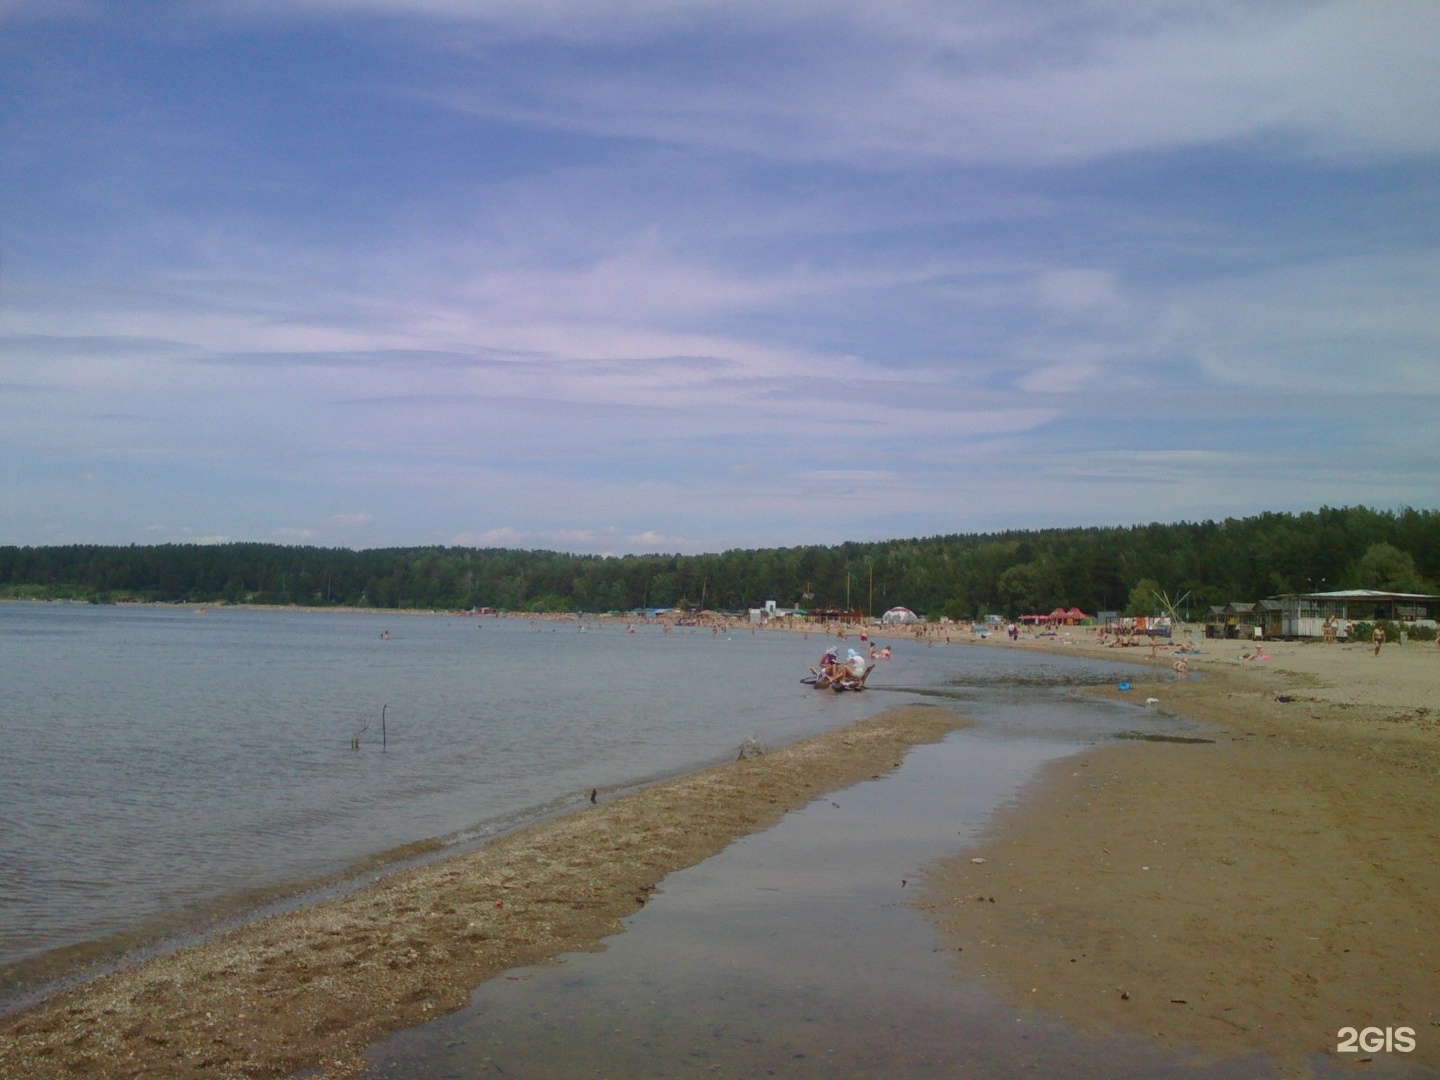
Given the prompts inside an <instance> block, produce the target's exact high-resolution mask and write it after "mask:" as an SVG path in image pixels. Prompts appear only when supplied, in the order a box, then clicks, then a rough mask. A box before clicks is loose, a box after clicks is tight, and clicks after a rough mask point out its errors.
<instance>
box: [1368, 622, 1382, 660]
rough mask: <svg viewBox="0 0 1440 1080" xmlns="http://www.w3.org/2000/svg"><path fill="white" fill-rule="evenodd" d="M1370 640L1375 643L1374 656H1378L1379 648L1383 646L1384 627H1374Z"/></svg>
mask: <svg viewBox="0 0 1440 1080" xmlns="http://www.w3.org/2000/svg"><path fill="white" fill-rule="evenodd" d="M1370 640H1371V641H1373V642H1374V643H1375V655H1376V656H1379V655H1380V646H1381V645H1384V644H1385V627H1383V626H1376V627H1375V632H1374V633H1373V634H1371V635H1370Z"/></svg>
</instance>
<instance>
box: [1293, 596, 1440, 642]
mask: <svg viewBox="0 0 1440 1080" xmlns="http://www.w3.org/2000/svg"><path fill="white" fill-rule="evenodd" d="M1271 603H1273V604H1274V605H1275V606H1276V608H1277V609H1278V610H1279V621H1280V630H1279V633H1280V634H1282V635H1283V636H1285V637H1294V638H1323V637H1324V636H1325V620H1326V619H1339V620H1341V621H1342V622H1376V621H1378V620H1381V619H1383V620H1386V621H1389V622H1396V623H1399V624H1400V625H1401V627H1402V628H1403V627H1406V626H1424V627H1434V626H1435V625H1436V620H1437V618H1440V596H1434V595H1431V594H1428V593H1402V592H1385V591H1383V590H1379V589H1343V590H1340V591H1338V592H1313V593H1287V594H1285V595H1282V596H1277V597H1276V598H1275V599H1274V600H1273V601H1271Z"/></svg>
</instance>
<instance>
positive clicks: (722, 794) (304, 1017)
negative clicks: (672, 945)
mask: <svg viewBox="0 0 1440 1080" xmlns="http://www.w3.org/2000/svg"><path fill="white" fill-rule="evenodd" d="M965 724H966V721H965V720H964V719H963V718H962V717H960V716H959V715H958V714H956V713H954V712H951V711H949V710H947V709H941V708H934V707H923V706H912V707H907V708H901V709H894V710H891V711H889V712H887V713H885V714H883V715H881V716H878V717H875V718H873V719H871V720H867V721H865V722H863V723H861V724H858V725H854V726H852V727H849V728H846V729H844V730H842V731H838V732H833V733H830V734H827V735H823V736H820V737H817V738H814V739H809V740H806V741H804V742H800V743H795V744H793V745H791V746H787V747H783V748H781V749H778V750H774V751H772V752H768V753H764V754H761V755H758V756H752V757H747V758H745V759H744V760H739V761H735V762H732V763H729V764H726V765H721V766H717V767H715V768H711V769H707V770H704V771H702V772H698V773H695V774H693V775H690V776H685V777H681V778H679V779H677V780H673V781H670V782H668V783H664V784H660V785H656V786H654V787H650V788H647V789H645V790H643V791H639V792H636V793H633V794H630V795H627V796H624V797H622V798H618V799H615V800H614V801H613V802H604V803H601V804H600V805H599V806H596V807H594V808H592V809H588V810H585V811H583V812H581V813H577V814H574V815H571V816H569V817H565V818H562V819H560V820H557V821H553V822H550V823H547V824H544V825H540V826H536V827H534V828H532V829H528V830H526V831H524V832H521V833H517V834H515V835H513V836H510V837H507V838H505V839H503V840H501V841H498V842H496V843H494V844H491V845H488V846H487V847H485V848H484V849H482V850H480V851H478V852H475V853H472V854H468V855H463V856H457V857H455V858H452V859H448V860H446V861H443V862H440V863H436V864H434V865H431V866H426V867H421V868H418V869H413V870H409V871H404V872H400V873H396V874H393V875H391V876H389V877H387V878H385V879H383V880H382V881H381V882H380V883H378V884H377V885H376V886H374V887H372V888H370V889H367V890H365V891H363V892H360V893H357V894H355V895H353V896H350V897H347V898H346V899H343V900H340V901H336V902H333V903H328V904H323V905H319V906H315V907H310V908H306V909H303V910H300V911H295V912H291V913H288V914H285V915H281V916H277V917H275V918H271V919H267V920H264V921H261V922H258V923H255V924H252V925H248V926H245V927H242V928H240V929H238V930H236V931H233V932H231V933H229V934H226V935H225V936H223V937H221V938H219V939H217V940H215V941H213V942H210V943H207V944H204V945H200V946H197V947H194V948H190V949H185V950H182V951H179V952H176V953H174V954H171V955H168V956H164V957H161V958H159V959H157V960H154V961H152V962H150V963H146V964H143V965H141V966H138V967H135V968H132V969H128V970H125V971H121V972H118V973H116V974H114V975H110V976H106V977H104V978H101V979H98V980H95V981H94V982H91V983H88V984H86V985H83V986H80V987H77V988H76V989H74V990H71V991H67V992H65V993H63V994H60V995H58V996H56V997H54V998H52V999H50V1000H48V1001H47V1002H45V1003H43V1004H41V1005H39V1006H37V1007H35V1008H33V1009H30V1010H27V1011H26V1012H23V1013H20V1014H18V1015H16V1016H12V1017H8V1018H6V1019H5V1020H4V1021H3V1022H0V1077H4V1078H6V1080H9V1078H12V1077H13V1078H17V1080H18V1078H21V1077H25V1078H34V1080H47V1078H52V1077H55V1078H58V1077H77V1076H92V1077H94V1076H103V1077H106V1078H107V1080H109V1078H115V1080H119V1078H127V1077H135V1078H140V1077H144V1078H147V1080H172V1078H173V1080H181V1078H187V1080H188V1078H192V1077H204V1076H214V1077H262V1076H286V1075H291V1074H295V1073H301V1072H303V1073H304V1075H307V1076H312V1077H328V1078H339V1077H353V1076H358V1075H360V1074H361V1073H363V1072H364V1071H365V1069H366V1068H367V1063H366V1060H365V1057H364V1051H365V1049H366V1048H367V1047H368V1046H369V1045H370V1044H371V1043H373V1042H374V1041H375V1040H376V1039H378V1038H379V1037H381V1036H382V1035H384V1034H386V1033H388V1032H393V1031H397V1030H399V1029H401V1028H404V1027H408V1026H411V1025H414V1024H419V1023H423V1022H425V1021H427V1020H430V1019H433V1018H434V1017H436V1016H438V1015H441V1014H443V1013H446V1012H449V1011H451V1010H454V1009H457V1008H459V1007H460V1006H462V1005H463V1004H464V1003H465V1001H466V999H467V996H468V994H469V991H470V990H471V989H472V988H473V987H475V986H476V985H478V984H479V983H481V982H482V981H484V980H485V979H487V978H490V977H492V976H494V975H496V974H499V973H500V972H502V971H505V970H507V969H510V968H513V967H516V966H517V965H521V964H527V963H533V962H535V961H538V960H541V959H544V958H546V957H550V956H554V955H557V954H559V953H562V952H571V951H576V950H582V949H588V948H594V947H595V946H596V944H597V943H598V942H599V940H600V939H601V938H602V937H604V936H606V935H609V934H613V933H615V932H616V931H617V930H619V929H620V923H619V921H618V920H619V919H620V917H622V916H624V915H626V914H630V913H632V912H634V911H635V910H637V909H638V908H639V907H642V906H643V905H644V904H645V902H646V899H647V897H648V896H649V895H650V893H651V892H652V891H653V890H654V888H655V886H656V884H657V883H658V882H659V880H660V879H661V878H662V877H664V876H665V875H666V874H667V873H670V872H672V871H674V870H678V869H681V868H683V867H688V866H693V865H695V864H697V863H699V862H701V861H703V860H704V859H706V858H708V857H710V856H711V855H714V854H715V853H717V852H719V851H721V850H722V849H724V848H725V847H726V846H727V845H728V844H729V843H730V842H731V841H733V840H734V839H735V838H737V837H739V836H743V835H746V834H749V833H752V832H756V831H759V830H763V829H765V828H767V827H768V826H770V825H772V824H774V823H775V822H776V821H778V820H779V819H780V818H781V817H782V816H783V815H784V814H785V812H786V811H787V810H791V809H798V808H800V807H802V806H805V805H806V804H808V803H809V802H811V801H812V800H813V799H814V798H815V797H817V796H818V795H820V794H823V793H825V792H828V791H833V790H836V789H839V788H843V787H846V786H849V785H851V784H854V783H856V782H858V781H860V780H863V779H866V778H868V777H872V776H877V775H880V774H883V773H886V772H889V771H890V770H892V769H893V768H895V767H896V766H897V765H898V764H899V762H900V758H901V757H902V756H903V754H904V753H905V751H906V749H907V748H908V747H910V746H912V745H915V744H918V743H924V742H933V741H936V740H939V739H940V738H942V737H943V736H944V735H945V734H946V733H947V732H949V731H952V730H955V729H956V728H958V727H962V726H964V725H965Z"/></svg>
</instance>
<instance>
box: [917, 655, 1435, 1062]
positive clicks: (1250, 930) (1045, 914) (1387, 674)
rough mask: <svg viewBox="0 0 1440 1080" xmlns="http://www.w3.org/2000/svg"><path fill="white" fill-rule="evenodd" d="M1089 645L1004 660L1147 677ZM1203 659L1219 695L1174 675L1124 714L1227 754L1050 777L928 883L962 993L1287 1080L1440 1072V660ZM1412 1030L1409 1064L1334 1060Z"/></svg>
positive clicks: (1150, 758)
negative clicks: (1335, 1071)
mask: <svg viewBox="0 0 1440 1080" xmlns="http://www.w3.org/2000/svg"><path fill="white" fill-rule="evenodd" d="M1079 637H1080V635H1078V634H1077V635H1076V639H1077V641H1076V643H1074V644H1071V645H1070V646H1068V647H1067V646H1065V645H1063V644H1056V643H1048V642H1047V643H1043V644H1042V643H1038V642H1034V641H1028V642H1027V641H1023V640H1022V642H1021V643H1020V644H1019V645H1018V646H1011V647H1019V648H1058V649H1061V650H1063V651H1067V652H1078V653H1081V654H1084V655H1101V654H1103V655H1106V656H1110V657H1113V658H1115V659H1122V658H1123V659H1135V660H1139V661H1141V662H1144V661H1145V660H1146V659H1147V658H1148V650H1141V649H1123V650H1112V649H1105V650H1099V649H1096V648H1094V647H1093V646H1091V645H1089V644H1088V643H1086V642H1080V641H1079ZM1200 649H1201V654H1200V656H1198V657H1191V658H1190V661H1191V671H1192V672H1199V673H1201V674H1202V675H1203V676H1204V678H1203V679H1188V680H1185V681H1183V682H1181V681H1177V680H1176V679H1175V677H1174V676H1173V674H1172V672H1171V671H1170V668H1169V665H1170V662H1171V658H1170V657H1168V656H1163V655H1162V656H1161V658H1160V660H1159V662H1158V664H1157V666H1156V667H1155V669H1154V678H1153V679H1152V680H1149V681H1145V680H1143V679H1142V678H1136V679H1135V680H1134V683H1135V685H1134V689H1133V690H1132V691H1131V692H1130V693H1129V694H1128V695H1125V696H1126V697H1128V698H1130V699H1131V700H1134V701H1136V703H1137V704H1139V703H1143V702H1144V701H1145V699H1146V698H1148V697H1153V698H1157V699H1159V700H1158V703H1157V704H1155V705H1153V706H1151V707H1152V708H1155V709H1160V710H1168V711H1172V712H1175V713H1180V714H1183V715H1185V716H1187V717H1192V718H1195V719H1197V720H1201V721H1204V722H1205V723H1206V724H1208V725H1211V726H1210V728H1209V729H1208V730H1204V729H1202V731H1201V732H1200V733H1199V734H1200V735H1201V736H1202V737H1205V738H1208V739H1213V740H1214V741H1213V742H1206V743H1175V742H1149V741H1144V740H1142V739H1136V740H1133V741H1127V742H1124V743H1119V744H1116V745H1111V746H1105V747H1103V748H1100V749H1097V750H1095V751H1092V752H1090V753H1088V754H1086V755H1083V756H1080V757H1075V758H1068V759H1065V760H1063V761H1060V762H1056V763H1053V764H1052V765H1051V766H1050V767H1048V768H1047V770H1045V771H1044V773H1043V775H1042V777H1041V779H1040V780H1038V781H1037V782H1036V783H1035V784H1034V785H1033V787H1032V788H1031V789H1030V791H1029V792H1028V793H1027V797H1026V798H1025V799H1024V800H1023V801H1022V802H1021V803H1019V804H1017V805H1015V806H1012V807H1011V808H1009V809H1008V810H1007V811H1005V812H1003V813H1002V814H1000V815H998V816H997V818H996V819H995V821H994V822H993V825H992V828H991V830H990V832H989V838H988V840H987V841H986V842H985V843H984V844H983V845H982V846H981V847H980V848H979V849H977V850H967V851H965V852H963V853H962V854H959V855H957V856H956V857H954V858H952V859H949V860H946V861H945V862H944V863H943V864H942V865H940V866H939V867H936V868H934V869H933V870H932V872H931V873H930V874H929V875H928V879H927V893H926V899H925V901H924V904H925V907H926V909H927V910H928V911H929V912H930V914H931V915H932V917H933V918H934V919H935V921H936V922H937V923H938V925H940V926H941V927H942V928H943V929H944V931H945V932H946V933H947V934H948V935H949V937H950V940H951V943H952V945H954V946H955V947H956V948H957V950H958V949H962V948H963V952H959V951H957V952H956V954H955V955H956V957H957V961H956V963H957V974H959V976H960V977H962V978H968V979H983V980H984V981H985V983H986V985H988V986H990V988H991V990H992V992H997V993H999V994H1000V995H1001V996H1002V997H1003V998H1004V999H1005V1000H1007V1001H1009V1002H1010V1003H1012V1004H1014V1005H1018V1006H1021V1007H1024V1008H1028V1009H1034V1010H1040V1011H1042V1012H1043V1013H1044V1014H1046V1015H1048V1016H1058V1017H1061V1018H1063V1019H1064V1020H1065V1021H1067V1022H1069V1023H1071V1024H1073V1025H1075V1026H1076V1027H1077V1028H1079V1029H1080V1030H1082V1031H1089V1032H1116V1033H1134V1034H1138V1035H1141V1036H1144V1037H1146V1038H1148V1039H1151V1040H1154V1041H1155V1042H1157V1043H1158V1044H1160V1045H1172V1046H1187V1047H1194V1048H1197V1049H1198V1050H1200V1051H1202V1052H1203V1053H1205V1054H1208V1055H1212V1056H1214V1057H1217V1058H1233V1057H1239V1056H1242V1055H1245V1054H1247V1053H1253V1052H1262V1053H1265V1054H1269V1055H1273V1056H1274V1057H1275V1058H1276V1059H1277V1060H1278V1061H1279V1063H1280V1067H1281V1068H1282V1070H1283V1071H1284V1072H1286V1073H1287V1074H1293V1075H1307V1074H1309V1073H1310V1071H1311V1067H1312V1065H1313V1064H1314V1063H1315V1062H1316V1061H1318V1060H1320V1059H1319V1058H1317V1057H1313V1056H1312V1055H1325V1056H1328V1057H1329V1058H1330V1059H1331V1060H1333V1061H1335V1062H1337V1063H1338V1062H1345V1061H1365V1062H1368V1063H1373V1064H1372V1065H1370V1066H1369V1067H1375V1068H1379V1067H1386V1068H1401V1069H1404V1068H1410V1067H1419V1068H1422V1069H1426V1070H1434V1069H1437V1068H1440V858H1437V853H1440V649H1437V648H1436V646H1435V645H1434V644H1425V645H1421V644H1418V643H1416V644H1411V645H1406V646H1403V647H1395V646H1387V647H1386V650H1385V651H1383V652H1382V654H1381V655H1380V656H1379V657H1375V656H1374V655H1373V654H1372V651H1371V650H1370V648H1369V647H1368V646H1363V645H1358V644H1357V645H1346V646H1340V645H1321V644H1293V643H1273V644H1267V645H1266V652H1267V653H1269V654H1270V655H1272V656H1273V659H1272V660H1268V661H1259V662H1257V661H1246V660H1241V659H1240V655H1241V653H1242V651H1245V650H1244V648H1243V647H1242V646H1241V645H1239V643H1236V642H1211V641H1204V642H1201V643H1200ZM1106 692H1107V693H1110V694H1113V695H1115V696H1117V697H1118V696H1121V695H1120V694H1119V693H1118V692H1117V691H1114V690H1109V691H1106ZM1277 698H1288V699H1290V700H1288V701H1282V700H1277ZM1144 716H1145V713H1144V712H1143V711H1142V712H1137V723H1136V733H1137V734H1144V732H1145V726H1146V725H1145V723H1144ZM976 860H983V861H976ZM992 898H993V899H992ZM1400 1026H1405V1027H1409V1028H1412V1029H1413V1030H1414V1036H1413V1037H1414V1041H1415V1048H1414V1049H1413V1051H1411V1052H1409V1053H1401V1052H1398V1051H1395V1050H1391V1051H1390V1052H1388V1053H1387V1052H1385V1051H1384V1050H1381V1051H1378V1052H1375V1051H1365V1050H1363V1049H1357V1050H1356V1051H1354V1052H1349V1053H1337V1043H1338V1041H1339V1040H1338V1032H1339V1031H1340V1029H1341V1028H1344V1027H1355V1028H1365V1027H1376V1028H1380V1029H1385V1028H1387V1027H1388V1028H1395V1027H1400Z"/></svg>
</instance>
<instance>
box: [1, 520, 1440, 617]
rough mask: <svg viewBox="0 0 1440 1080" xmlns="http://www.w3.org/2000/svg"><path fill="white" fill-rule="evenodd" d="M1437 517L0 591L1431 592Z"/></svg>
mask: <svg viewBox="0 0 1440 1080" xmlns="http://www.w3.org/2000/svg"><path fill="white" fill-rule="evenodd" d="M1437 581H1440V511H1434V510H1414V509H1408V508H1407V509H1403V510H1397V511H1387V510H1373V509H1368V508H1366V507H1363V506H1359V507H1343V508H1330V507H1324V508H1321V509H1319V510H1316V511H1311V512H1305V513H1300V514H1289V513H1267V514H1260V515H1257V516H1254V517H1247V518H1227V519H1226V520H1224V521H1200V522H1179V523H1173V524H1161V523H1154V524H1149V525H1137V526H1130V527H1110V528H1098V527H1097V528H1070V529H1040V530H1011V531H1007V532H999V533H985V534H965V535H951V536H934V537H926V538H917V539H908V540H886V541H877V542H873V543H844V544H839V545H832V546H820V545H812V546H805V547H790V548H758V549H748V550H739V549H737V550H732V551H726V552H722V553H718V554H710V555H622V556H599V555H575V554H567V553H563V552H556V551H522V550H512V549H504V548H490V549H475V548H461V547H409V548H373V549H366V550H359V551H356V550H351V549H348V548H320V547H301V546H286V545H279V544H259V543H228V544H205V545H200V544H162V545H129V546H101V545H66V546H49V547H0V597H9V598H34V599H78V600H91V601H94V602H101V603H103V602H109V601H118V600H127V601H128V600H145V601H158V602H177V603H203V604H219V603H248V604H277V605H279V604H298V605H305V606H319V607H326V606H334V607H373V608H420V609H430V610H452V611H454V610H469V609H473V608H480V607H489V608H495V609H498V610H505V611H586V612H603V611H628V610H633V609H636V608H646V607H672V606H685V607H694V608H699V607H704V608H707V609H715V610H738V609H743V608H747V607H751V606H756V605H759V604H761V603H763V602H764V601H765V600H766V599H769V598H773V599H775V600H777V601H778V602H779V603H780V604H781V605H783V606H787V607H789V606H793V607H801V608H806V609H811V610H813V609H840V610H851V611H863V612H869V613H873V614H877V615H878V614H879V613H881V612H883V611H884V610H886V609H887V608H889V607H892V606H895V605H904V606H906V607H909V608H912V609H913V610H915V611H917V612H920V613H921V614H925V615H929V616H931V617H938V616H939V615H949V616H951V617H952V618H957V619H969V618H972V617H974V616H977V615H985V614H991V613H994V614H1004V615H1010V616H1015V615H1019V614H1024V613H1027V612H1048V611H1051V610H1053V609H1054V608H1056V607H1065V608H1069V607H1079V608H1081V609H1082V610H1084V611H1086V612H1089V613H1092V614H1093V613H1094V612H1096V611H1102V610H1103V611H1127V612H1130V613H1137V614H1139V613H1145V612H1147V611H1152V610H1155V598H1156V597H1157V596H1164V597H1166V598H1169V599H1171V600H1176V599H1179V598H1181V597H1184V598H1185V599H1184V600H1183V602H1182V603H1181V610H1182V612H1183V611H1184V610H1185V608H1187V607H1188V608H1189V609H1190V610H1191V611H1192V612H1194V613H1199V614H1203V612H1204V611H1205V610H1206V608H1207V607H1208V605H1211V604H1224V603H1228V602H1230V601H1234V600H1245V601H1250V600H1257V599H1260V598H1262V597H1266V596H1273V595H1276V594H1280V593H1287V592H1310V591H1328V590H1335V589H1342V588H1375V589H1386V590H1393V591H1401V592H1434V591H1435V589H1436V582H1437Z"/></svg>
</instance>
